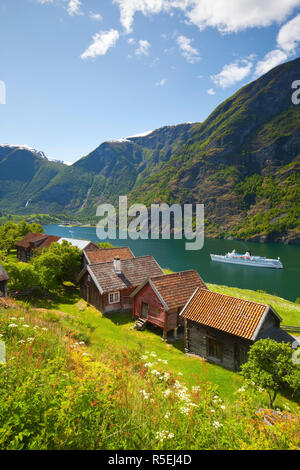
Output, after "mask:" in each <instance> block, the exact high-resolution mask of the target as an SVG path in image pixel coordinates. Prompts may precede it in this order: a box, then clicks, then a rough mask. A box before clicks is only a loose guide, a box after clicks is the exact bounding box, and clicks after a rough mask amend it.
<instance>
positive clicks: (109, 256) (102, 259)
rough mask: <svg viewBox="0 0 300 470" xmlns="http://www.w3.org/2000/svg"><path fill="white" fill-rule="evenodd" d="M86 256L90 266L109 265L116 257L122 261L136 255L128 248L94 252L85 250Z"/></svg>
mask: <svg viewBox="0 0 300 470" xmlns="http://www.w3.org/2000/svg"><path fill="white" fill-rule="evenodd" d="M84 256H85V257H86V259H87V261H88V263H89V264H96V263H109V262H112V261H113V260H114V258H115V257H116V256H118V257H119V258H120V259H121V260H125V259H132V258H134V254H133V253H132V251H131V249H130V248H129V247H128V246H122V247H116V248H105V249H101V250H93V251H90V250H85V251H84Z"/></svg>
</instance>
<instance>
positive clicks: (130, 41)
mask: <svg viewBox="0 0 300 470" xmlns="http://www.w3.org/2000/svg"><path fill="white" fill-rule="evenodd" d="M127 42H128V44H134V43H135V40H134V38H129V39H127Z"/></svg>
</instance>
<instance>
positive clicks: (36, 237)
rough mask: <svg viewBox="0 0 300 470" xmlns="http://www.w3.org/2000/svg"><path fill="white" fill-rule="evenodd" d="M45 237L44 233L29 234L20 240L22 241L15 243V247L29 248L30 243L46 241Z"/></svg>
mask: <svg viewBox="0 0 300 470" xmlns="http://www.w3.org/2000/svg"><path fill="white" fill-rule="evenodd" d="M47 237H48V235H46V234H45V233H34V232H31V233H28V235H26V236H25V237H24V238H22V240H20V241H18V242H16V246H20V247H22V248H29V247H30V243H36V242H38V241H41V240H46V238H47Z"/></svg>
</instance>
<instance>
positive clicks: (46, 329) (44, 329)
mask: <svg viewBox="0 0 300 470" xmlns="http://www.w3.org/2000/svg"><path fill="white" fill-rule="evenodd" d="M42 330H43V331H48V328H42ZM79 344H80V343H79ZM83 344H84V343H83Z"/></svg>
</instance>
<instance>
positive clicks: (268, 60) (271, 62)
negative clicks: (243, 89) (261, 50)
mask: <svg viewBox="0 0 300 470" xmlns="http://www.w3.org/2000/svg"><path fill="white" fill-rule="evenodd" d="M287 59H288V55H287V54H286V53H285V52H284V51H281V50H280V49H274V50H273V51H270V52H268V54H266V55H265V57H264V58H263V60H261V61H259V62H258V63H257V65H256V68H255V75H257V76H260V75H263V74H265V73H267V72H269V70H271V69H273V68H274V67H276V66H277V65H279V64H282V62H284V61H285V60H287Z"/></svg>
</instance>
